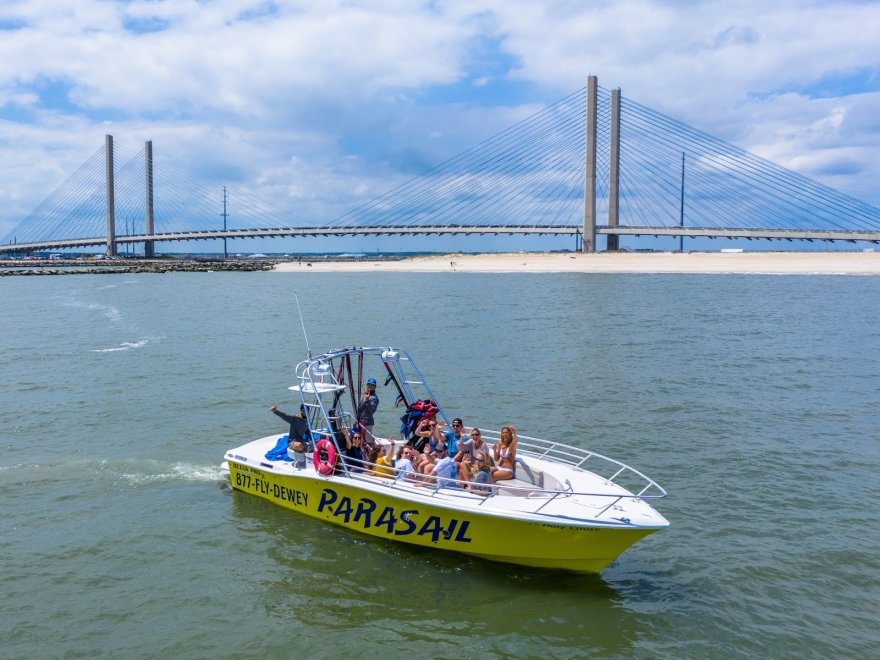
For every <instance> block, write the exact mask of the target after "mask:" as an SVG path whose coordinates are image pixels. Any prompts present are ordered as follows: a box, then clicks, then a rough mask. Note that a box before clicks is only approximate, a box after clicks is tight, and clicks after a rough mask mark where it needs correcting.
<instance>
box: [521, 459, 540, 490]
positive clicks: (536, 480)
mask: <svg viewBox="0 0 880 660" xmlns="http://www.w3.org/2000/svg"><path fill="white" fill-rule="evenodd" d="M516 473H517V474H518V475H519V477H518V480H522V481H528V483H529V484H531V485H533V486H537V487H538V488H543V487H544V473H543V472H541V471H540V470H532V468H530V467H529V466H528V464H527V463H526V462H525V461H524V460H523V459H521V458H519V457H517V459H516Z"/></svg>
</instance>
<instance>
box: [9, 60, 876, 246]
mask: <svg viewBox="0 0 880 660" xmlns="http://www.w3.org/2000/svg"><path fill="white" fill-rule="evenodd" d="M221 189H222V194H221ZM235 209H236V211H235V214H234V215H230V214H228V213H227V212H226V189H225V188H224V187H222V186H221V184H218V182H217V181H215V180H211V179H209V178H208V177H205V176H203V175H198V174H194V173H193V172H192V171H191V169H188V168H187V167H186V166H184V165H183V164H181V163H180V162H179V161H176V160H175V159H173V158H172V157H170V156H168V155H166V154H164V153H162V152H161V151H157V152H156V153H155V154H154V152H153V147H152V143H151V142H147V143H146V145H145V146H144V149H143V150H142V151H140V152H136V153H133V152H124V151H121V150H119V149H118V148H114V145H113V139H112V137H110V136H107V139H106V141H105V144H104V145H103V146H102V147H101V148H99V149H98V150H97V151H96V152H95V153H94V154H92V156H91V157H90V158H89V159H88V160H86V162H85V163H83V165H82V166H81V167H80V168H79V169H78V170H77V171H76V172H74V173H73V174H72V175H71V176H70V177H69V178H68V179H67V181H65V182H64V183H63V184H62V185H61V186H60V187H59V188H58V189H56V190H55V192H53V193H52V194H51V195H50V196H49V197H47V198H46V200H44V201H43V202H42V203H41V204H40V205H39V206H38V207H37V208H36V209H34V211H33V212H32V213H31V214H30V215H28V216H27V217H26V218H24V219H23V220H22V221H21V222H20V223H19V224H18V225H17V226H16V228H15V229H14V230H13V231H12V232H10V233H9V234H8V235H7V236H6V237H5V238H4V239H3V240H2V245H0V252H12V251H20V252H21V251H27V252H30V251H35V250H54V249H62V248H90V247H95V246H106V250H107V253H108V254H116V251H117V249H118V247H119V245H120V244H131V243H142V244H144V245H145V249H144V253H145V254H146V255H147V256H152V253H153V250H154V245H155V243H157V242H162V241H175V242H176V241H191V240H206V239H214V240H216V239H221V238H246V237H282V236H350V235H369V234H399V235H418V234H438V235H442V234H511V235H512V234H544V235H550V234H556V235H566V234H568V235H573V236H575V237H576V239H577V240H578V245H579V247H580V248H581V249H583V250H584V251H594V250H595V249H596V248H597V240H596V239H597V236H601V235H605V236H606V241H605V243H606V247H607V248H608V249H616V248H617V247H618V245H619V238H620V237H621V236H673V237H682V238H683V237H712V238H749V239H770V240H804V241H850V242H855V241H867V242H871V243H877V242H880V208H877V207H875V206H872V205H870V204H867V203H865V202H862V201H860V200H858V199H855V198H854V197H852V196H849V195H846V194H844V193H841V192H839V191H836V190H834V189H832V188H829V187H828V186H825V185H822V184H820V183H818V182H816V181H813V180H811V179H809V178H807V177H805V176H802V175H800V174H797V173H795V172H793V171H791V170H788V169H786V168H783V167H781V166H779V165H776V164H774V163H772V162H769V161H767V160H765V159H763V158H760V157H758V156H756V155H754V154H751V153H749V152H747V151H744V150H742V149H740V148H738V147H736V146H734V145H731V144H729V143H726V142H724V141H722V140H718V139H716V138H714V137H712V136H710V135H707V134H705V133H703V132H701V131H698V130H696V129H694V128H692V127H690V126H687V125H685V124H683V123H681V122H678V121H676V120H674V119H671V118H669V117H666V116H664V115H662V114H660V113H658V112H655V111H653V110H651V109H650V108H647V107H645V106H642V105H639V104H638V103H636V102H633V101H630V100H628V99H625V98H623V97H622V96H621V94H620V91H619V90H610V91H609V90H605V89H603V88H600V87H599V86H598V84H597V81H596V78H595V77H594V76H591V77H590V78H589V79H588V83H587V86H586V87H585V88H584V89H581V90H579V91H577V92H575V93H573V94H571V95H570V96H568V97H566V98H564V99H561V100H559V101H557V102H556V103H553V104H551V105H549V106H547V107H546V108H544V109H543V110H541V111H539V112H537V113H535V114H534V115H532V116H530V117H528V118H526V119H524V120H522V121H521V122H519V123H517V124H515V125H514V126H511V127H509V128H507V129H505V130H503V131H501V132H500V133H498V134H496V135H494V136H493V137H491V138H489V139H487V140H485V141H483V142H481V143H480V144H478V145H476V146H475V147H473V148H471V149H469V150H467V151H465V152H463V153H461V154H459V155H458V156H455V157H454V158H451V159H449V160H447V161H446V162H444V163H441V164H440V165H438V166H437V167H435V168H434V169H432V170H430V171H429V172H426V173H425V174H422V175H420V176H418V177H415V178H413V179H411V180H409V181H406V182H404V183H402V184H401V185H399V186H397V187H396V188H394V189H392V190H389V191H388V192H386V193H384V194H383V195H381V196H379V197H377V198H375V199H373V200H372V201H370V202H368V203H366V204H363V205H361V206H359V207H356V208H353V209H351V210H350V211H348V212H346V213H344V214H342V215H339V216H337V217H332V218H320V217H297V216H296V215H294V214H293V213H291V212H285V211H279V210H277V209H274V208H272V207H271V206H270V205H269V204H268V203H267V202H266V201H265V199H264V198H261V197H260V196H259V195H258V194H254V193H249V192H247V191H236V192H235ZM219 219H222V228H221V227H220V226H219V225H220V221H221V220H219Z"/></svg>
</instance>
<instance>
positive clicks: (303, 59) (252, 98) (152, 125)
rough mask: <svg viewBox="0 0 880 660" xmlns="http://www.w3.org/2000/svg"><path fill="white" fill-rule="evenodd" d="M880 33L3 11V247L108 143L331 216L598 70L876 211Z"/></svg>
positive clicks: (390, 3)
mask: <svg viewBox="0 0 880 660" xmlns="http://www.w3.org/2000/svg"><path fill="white" fill-rule="evenodd" d="M878 32H880V2H870V1H861V2H859V1H849V2H836V1H834V0H821V1H816V2H812V1H800V2H796V1H786V0H773V1H771V2H767V0H708V1H699V0H681V1H678V2H672V1H659V0H644V1H634V0H619V1H601V0H597V1H591V0H542V1H540V2H537V1H534V0H472V1H454V0H453V1H443V0H435V1H426V2H419V1H417V0H370V1H367V0H349V1H344V2H343V1H334V0H321V1H320V2H319V1H317V0H312V1H311V2H301V1H296V0H274V1H272V0H149V1H142V0H127V1H116V0H77V1H76V2H68V1H67V0H3V2H2V3H0V237H3V236H6V234H7V233H9V232H10V231H11V230H12V229H13V228H14V227H15V226H16V225H17V224H18V222H20V221H21V220H22V219H23V218H24V217H26V216H27V215H28V214H29V213H30V212H31V211H32V210H33V209H34V208H36V206H37V205H38V204H39V203H40V202H42V201H43V200H44V199H45V198H46V197H47V196H49V195H50V194H51V192H52V191H54V190H55V189H56V188H58V187H59V186H60V185H61V184H62V183H63V182H64V181H65V180H66V179H67V177H69V176H70V175H71V174H72V173H73V172H74V171H75V170H76V169H77V168H78V167H79V166H80V165H82V164H83V163H84V162H85V161H86V160H87V159H88V158H89V157H90V156H91V155H92V154H94V153H95V152H96V151H97V150H98V149H100V148H101V147H102V145H103V143H104V136H105V134H108V133H109V134H112V135H113V136H114V142H115V143H116V144H121V145H125V146H126V147H127V148H128V149H130V150H131V151H137V150H139V149H141V148H142V147H143V143H144V141H145V140H152V141H153V143H154V148H155V149H160V148H161V149H163V150H164V151H166V152H167V153H169V154H172V155H173V156H174V157H175V158H176V159H178V160H180V161H182V162H184V163H186V164H187V166H190V167H192V168H194V169H195V170H198V171H201V172H205V173H209V174H211V175H212V176H213V175H216V178H217V181H218V188H219V187H220V186H222V185H230V186H233V187H234V186H243V187H247V188H248V189H249V190H252V191H262V192H264V193H265V198H266V199H267V200H271V202H270V203H271V204H272V205H273V208H285V207H288V206H289V207H290V208H291V209H296V212H297V213H300V214H303V213H306V214H311V215H314V216H315V217H316V218H321V217H324V218H326V219H328V220H329V219H332V218H334V217H337V216H338V215H341V214H342V213H343V212H344V211H346V210H348V209H350V208H353V207H355V206H357V205H359V204H361V203H364V202H366V201H369V200H370V199H373V198H375V197H376V196H378V195H380V194H381V193H383V192H385V191H386V190H389V189H390V188H392V187H394V186H395V185H398V184H399V183H401V182H402V181H404V180H407V179H409V178H411V177H412V176H414V175H417V174H419V173H421V172H424V171H426V170H428V169H430V168H431V167H433V166H435V165H437V164H439V163H441V162H442V161H444V160H445V159H447V158H449V157H451V156H453V155H455V154H457V153H460V152H461V151H463V150H465V149H467V148H468V147H470V146H473V145H475V144H477V143H478V142H480V141H481V140H483V139H485V138H487V137H489V136H491V135H493V134H495V133H497V132H498V131H499V130H501V129H503V128H506V127H508V126H510V125H512V124H514V123H515V122H517V121H519V120H521V119H523V118H525V117H528V116H530V115H532V114H533V113H534V112H536V111H538V110H539V109H540V108H542V107H543V106H546V105H549V104H551V103H553V102H555V101H557V100H559V99H560V98H563V97H565V96H568V95H569V94H571V93H573V92H574V91H576V90H578V89H580V88H582V87H584V85H585V83H586V78H587V76H588V75H590V74H593V75H596V76H597V77H598V80H599V85H600V86H602V87H604V88H606V89H612V88H617V87H619V88H621V90H622V93H623V95H624V96H625V97H627V98H629V99H632V100H634V101H636V102H638V103H640V104H642V105H645V106H648V107H650V108H652V109H654V110H657V111H659V112H661V113H663V114H666V115H669V116H671V117H673V118H675V119H677V120H680V121H682V122H684V123H686V124H690V125H691V126H694V127H696V128H698V129H700V130H701V131H704V132H706V133H709V134H711V135H713V136H715V137H718V138H721V139H723V140H726V141H728V142H732V143H733V144H735V145H737V146H739V147H742V148H744V149H746V150H748V151H751V152H753V153H756V154H758V155H760V156H763V157H765V158H767V159H769V160H771V161H773V162H775V163H778V164H780V165H782V166H784V167H787V168H790V169H793V170H795V171H797V172H799V173H801V174H803V175H805V176H808V177H810V178H812V179H815V180H817V181H820V182H821V183H824V184H826V185H829V186H831V187H833V188H835V189H838V190H841V191H843V192H845V193H848V194H851V195H853V196H855V197H858V198H860V199H862V200H864V201H866V202H868V203H870V204H873V205H875V206H880V185H878V182H880V47H878V46H877V34H878ZM218 212H219V211H218ZM308 240H312V241H315V240H318V239H308ZM389 240H392V239H387V238H386V239H385V243H383V248H384V249H387V245H388V243H387V241H389ZM430 240H431V243H430V244H429V243H426V242H425V241H424V240H423V241H421V242H419V241H416V242H415V243H408V245H412V246H413V247H414V249H421V247H420V246H422V245H425V246H427V245H430V246H431V247H430V248H428V249H434V248H444V247H446V248H448V247H453V248H454V247H455V243H454V241H453V239H444V241H449V243H448V244H447V243H446V242H444V241H438V240H436V239H430ZM485 240H486V241H489V242H488V243H487V247H488V249H492V243H491V241H492V240H493V239H485ZM553 240H554V241H555V243H552V244H550V243H545V244H544V245H543V246H542V247H548V246H550V247H554V246H556V244H557V243H560V241H562V242H564V244H559V245H558V247H563V248H568V247H572V246H570V245H568V243H569V242H571V239H569V238H566V239H561V238H558V239H553ZM523 241H526V239H510V238H507V239H503V240H502V242H503V245H505V246H510V247H514V248H519V247H525V248H528V247H532V245H531V244H530V245H527V244H526V243H525V242H523ZM241 244H242V245H243V244H244V242H241ZM402 244H403V243H401V245H402ZM500 244H502V243H501V242H499V243H498V245H500ZM334 245H336V246H338V247H339V248H340V249H341V250H369V249H377V248H375V243H370V241H369V239H364V238H358V239H342V240H338V239H337V241H336V243H334ZM312 247H313V246H312V245H309V246H306V247H303V246H302V245H301V244H299V245H298V246H295V245H294V243H293V242H292V239H288V240H287V241H281V242H270V241H261V242H254V243H253V247H251V246H248V247H247V248H246V249H248V250H251V251H254V250H256V251H263V252H269V251H286V250H302V251H306V250H310V249H311V248H312ZM314 247H316V248H318V249H327V248H323V247H318V244H317V243H315V244H314ZM241 249H244V248H241Z"/></svg>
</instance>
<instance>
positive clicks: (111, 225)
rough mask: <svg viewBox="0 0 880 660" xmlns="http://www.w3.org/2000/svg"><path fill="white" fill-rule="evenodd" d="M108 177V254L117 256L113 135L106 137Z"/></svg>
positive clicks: (105, 150) (105, 155)
mask: <svg viewBox="0 0 880 660" xmlns="http://www.w3.org/2000/svg"><path fill="white" fill-rule="evenodd" d="M104 157H105V159H106V179H107V256H108V257H115V256H116V194H115V183H114V179H113V136H112V135H106V136H105V137H104Z"/></svg>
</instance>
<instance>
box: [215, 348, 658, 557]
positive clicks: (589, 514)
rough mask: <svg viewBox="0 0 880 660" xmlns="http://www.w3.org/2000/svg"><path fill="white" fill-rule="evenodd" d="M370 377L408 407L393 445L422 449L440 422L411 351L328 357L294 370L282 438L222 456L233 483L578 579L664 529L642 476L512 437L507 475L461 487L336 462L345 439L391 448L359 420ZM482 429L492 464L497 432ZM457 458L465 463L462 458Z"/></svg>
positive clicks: (429, 542)
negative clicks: (423, 434)
mask: <svg viewBox="0 0 880 660" xmlns="http://www.w3.org/2000/svg"><path fill="white" fill-rule="evenodd" d="M370 359H372V362H373V363H372V364H369V360H370ZM380 370H381V373H383V374H387V384H388V383H393V384H394V385H395V387H396V389H397V392H398V394H399V401H401V402H402V403H403V404H405V405H406V411H407V412H406V414H405V415H404V416H403V417H402V422H403V424H402V425H401V430H400V431H401V435H402V438H401V443H397V446H401V444H405V445H406V446H407V447H409V448H410V449H408V451H413V452H414V451H415V450H416V449H417V448H421V447H420V444H421V443H420V441H422V442H427V441H426V440H422V439H421V438H419V437H418V436H417V435H415V434H414V433H413V432H414V431H415V429H416V428H418V426H417V422H418V421H419V419H420V418H426V419H430V420H433V419H436V420H437V422H441V421H442V422H446V423H448V420H447V418H446V413H445V412H444V411H443V408H442V407H441V406H440V405H439V404H438V403H437V400H436V398H435V397H434V395H433V393H432V392H431V389H430V387H429V386H428V384H427V383H426V381H425V379H424V377H423V376H422V374H421V372H420V371H419V369H418V367H417V366H416V364H415V362H414V361H413V360H412V358H411V356H410V355H409V353H407V352H406V351H404V350H402V349H399V348H392V347H380V348H363V347H349V348H344V349H338V350H333V351H329V352H327V353H324V354H323V355H319V356H317V357H314V358H311V357H310V358H309V359H308V360H305V361H303V362H301V363H300V364H299V365H297V368H296V376H297V383H296V384H295V385H293V386H292V387H291V388H290V389H291V390H293V391H294V392H297V393H298V394H299V395H300V399H301V407H300V410H301V414H300V415H297V416H296V417H291V418H290V421H291V432H290V433H289V434H277V435H271V436H267V437H265V438H261V439H259V440H254V441H252V442H249V443H247V444H245V445H242V446H240V447H236V448H235V449H230V450H229V451H227V452H226V461H225V462H224V467H226V468H228V470H229V478H230V483H231V485H232V487H233V488H234V489H236V490H239V491H243V492H246V493H250V494H252V495H256V496H258V497H262V498H264V499H266V500H269V501H270V502H274V503H275V504H278V505H280V506H282V507H285V508H287V509H290V510H292V511H296V512H299V513H303V514H305V515H308V516H311V517H313V518H318V519H320V520H325V521H327V522H330V523H334V524H337V525H341V526H343V527H346V528H348V529H352V530H355V531H358V532H362V533H365V534H370V535H373V536H378V537H382V538H387V539H394V540H397V541H403V542H405V543H412V544H415V545H421V546H426V547H434V548H438V549H442V550H453V551H456V552H461V553H464V554H467V555H472V556H475V557H481V558H484V559H490V560H494V561H500V562H507V563H512V564H519V565H524V566H534V567H541V568H555V569H564V570H571V571H577V572H587V573H598V572H599V571H601V570H602V569H603V568H605V566H607V565H608V564H609V563H610V562H611V561H613V560H614V559H615V558H616V557H617V556H618V555H620V554H621V553H622V552H623V551H624V550H626V549H627V548H628V547H629V546H630V545H632V544H633V543H635V542H636V541H638V540H639V539H641V538H643V537H645V536H647V535H648V534H650V533H652V532H655V531H657V530H659V529H663V528H665V527H668V526H669V522H668V521H667V520H666V519H665V518H664V517H663V516H662V515H661V514H660V513H658V512H657V510H656V509H654V508H653V507H652V506H651V504H650V501H652V500H653V499H657V498H662V497H665V496H666V492H665V491H664V490H663V488H661V487H660V486H659V485H658V484H657V483H656V482H654V481H653V480H652V479H649V478H648V477H646V476H645V475H643V474H642V473H641V472H638V471H637V470H635V469H633V468H631V467H629V466H628V465H625V464H623V463H621V462H619V461H615V460H613V459H610V458H607V457H605V456H601V455H599V454H596V453H594V452H591V451H588V450H585V449H581V448H578V447H573V446H570V445H566V444H562V443H559V442H554V441H552V440H540V439H538V438H531V437H526V436H519V437H518V439H517V442H516V451H515V454H516V461H515V463H516V465H515V470H514V475H513V476H514V478H509V479H498V480H489V483H488V484H479V485H478V484H477V483H474V482H473V481H471V479H470V475H471V474H475V471H468V470H467V469H462V466H461V462H459V463H456V472H455V475H454V477H453V476H452V475H450V477H451V478H441V477H440V476H437V475H431V474H430V471H429V474H422V473H418V472H409V471H408V470H407V469H404V468H402V467H401V466H402V465H404V464H405V461H404V462H403V463H399V464H398V466H397V469H395V468H394V467H389V466H387V465H384V464H381V461H380V464H377V463H374V462H371V461H370V460H369V459H368V458H366V452H365V458H364V459H363V460H362V461H358V460H354V459H352V458H350V457H349V456H346V455H345V450H346V447H347V446H349V445H350V444H351V437H352V434H353V432H354V431H356V432H357V434H358V435H360V436H361V437H363V438H364V439H365V440H366V447H367V448H369V447H370V446H373V447H376V448H378V447H380V446H381V447H384V448H386V449H387V451H389V452H390V450H391V448H392V446H393V445H391V442H390V441H389V440H388V439H385V438H381V437H374V436H372V434H371V433H369V432H368V429H367V427H364V426H362V425H360V424H359V423H358V410H357V407H358V402H359V400H360V395H361V391H362V387H361V384H362V383H363V379H364V377H365V375H366V374H368V373H374V374H378V373H380ZM361 421H362V420H361ZM426 426H427V425H423V426H422V427H421V428H426ZM480 429H481V433H482V439H483V441H484V444H483V448H484V450H485V453H486V457H487V459H488V460H489V461H491V459H492V453H493V452H492V451H491V447H492V446H493V444H495V443H497V442H498V440H499V439H500V433H499V432H496V431H492V430H487V429H484V428H482V427H480ZM465 437H466V436H465ZM299 443H301V444H299ZM407 443H408V444H407ZM440 444H441V446H442V444H443V443H442V442H441V443H440ZM430 450H431V447H430V446H426V447H425V448H424V450H423V452H424V453H425V454H428V453H430ZM481 451H482V450H481ZM439 455H440V456H442V455H443V454H439ZM458 457H459V458H461V459H462V460H463V461H464V462H465V467H466V468H467V467H470V462H469V460H468V459H470V458H471V456H470V455H468V454H467V453H460V454H458ZM450 458H452V457H450ZM448 463H449V462H448V461H447V465H448ZM496 476H499V475H496Z"/></svg>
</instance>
